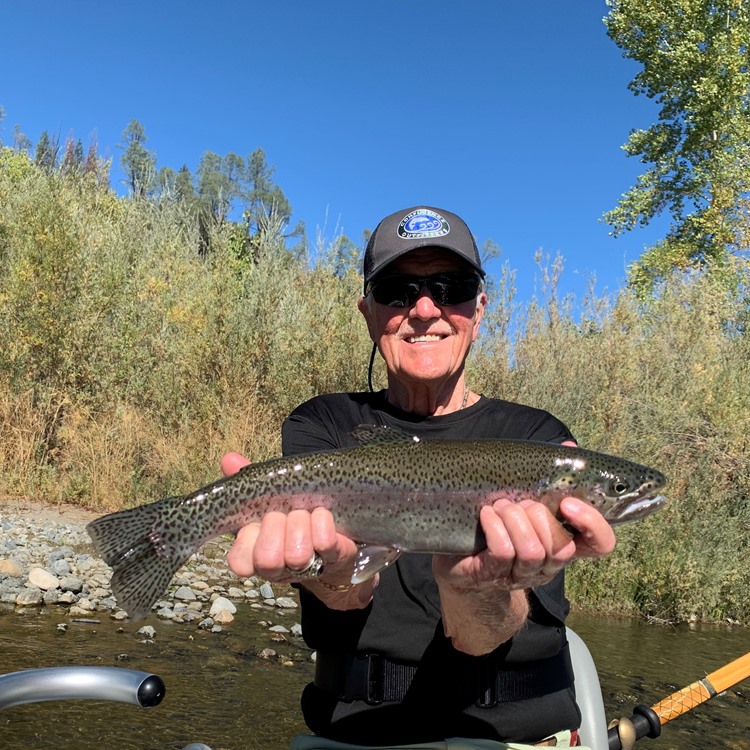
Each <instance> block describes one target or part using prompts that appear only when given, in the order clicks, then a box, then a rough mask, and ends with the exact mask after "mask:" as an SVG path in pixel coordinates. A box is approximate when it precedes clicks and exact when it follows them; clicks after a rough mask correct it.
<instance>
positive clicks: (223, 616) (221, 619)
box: [213, 609, 234, 625]
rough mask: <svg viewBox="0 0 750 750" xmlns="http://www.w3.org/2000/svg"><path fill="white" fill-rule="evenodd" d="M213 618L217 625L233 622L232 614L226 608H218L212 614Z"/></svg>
mask: <svg viewBox="0 0 750 750" xmlns="http://www.w3.org/2000/svg"><path fill="white" fill-rule="evenodd" d="M213 620H214V622H215V623H217V624H218V625H229V623H230V622H234V615H233V614H232V613H231V612H230V611H229V610H228V609H220V610H219V611H218V612H216V614H214V615H213Z"/></svg>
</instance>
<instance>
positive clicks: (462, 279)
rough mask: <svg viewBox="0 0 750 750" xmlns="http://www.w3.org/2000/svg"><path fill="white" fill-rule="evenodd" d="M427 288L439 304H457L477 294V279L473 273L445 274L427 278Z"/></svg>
mask: <svg viewBox="0 0 750 750" xmlns="http://www.w3.org/2000/svg"><path fill="white" fill-rule="evenodd" d="M426 283H427V288H428V289H429V290H430V294H431V295H432V298H433V299H434V300H435V302H437V303H438V304H439V305H458V304H460V303H461V302H468V301H469V300H470V299H473V298H474V297H476V296H477V292H478V291H479V279H478V278H477V277H476V276H473V275H469V276H467V275H465V274H455V275H454V274H451V275H450V276H449V275H447V274H444V275H440V276H433V277H431V278H428V279H427V281H426Z"/></svg>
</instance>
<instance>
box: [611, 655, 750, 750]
mask: <svg viewBox="0 0 750 750" xmlns="http://www.w3.org/2000/svg"><path fill="white" fill-rule="evenodd" d="M748 677H750V651H748V653H746V654H745V655H744V656H740V658H739V659H735V660H734V661H732V662H730V663H729V664H725V665H724V666H723V667H720V668H719V669H717V670H716V671H715V672H711V674H709V675H707V676H706V677H704V678H703V679H702V680H697V681H696V682H693V683H692V684H690V685H688V686H687V687H684V688H682V690H678V691H677V692H676V693H672V695H670V696H668V697H666V698H664V700H661V701H659V703H657V704H655V705H654V706H651V708H649V707H648V706H636V707H635V708H634V709H633V712H634V713H633V716H632V717H631V718H630V719H620V723H618V724H617V725H616V726H614V727H612V728H611V729H610V730H609V733H608V739H609V750H621V748H623V747H625V748H628V747H630V746H632V743H633V742H635V741H636V740H639V739H641V737H658V736H659V735H660V734H661V727H662V724H666V723H667V722H668V721H672V719H675V718H677V717H678V716H680V715H681V714H684V713H687V712H688V711H692V709H694V708H695V707H696V706H700V704H701V703H705V702H706V701H708V700H711V698H713V697H714V696H715V695H718V694H719V693H722V692H724V691H725V690H729V688H730V687H732V686H733V685H736V684H737V683H738V682H742V680H746V679H747V678H748ZM628 725H630V726H628ZM626 727H627V730H626V731H625V732H623V735H625V736H621V731H620V730H621V728H622V729H625V728H626Z"/></svg>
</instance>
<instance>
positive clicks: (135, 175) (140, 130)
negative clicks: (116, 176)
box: [119, 120, 156, 198]
mask: <svg viewBox="0 0 750 750" xmlns="http://www.w3.org/2000/svg"><path fill="white" fill-rule="evenodd" d="M147 140H148V138H147V136H146V131H145V129H144V127H143V125H141V123H140V122H138V120H131V121H130V123H128V126H127V127H126V128H125V130H123V132H122V143H121V144H119V146H120V148H121V149H122V150H123V153H122V156H121V157H120V164H121V166H122V169H123V171H124V172H125V184H126V185H127V186H128V188H129V190H130V193H131V194H132V195H133V196H135V197H137V198H145V197H146V196H147V195H148V194H149V193H150V192H151V190H152V188H153V187H154V184H155V182H156V155H155V154H154V153H153V152H151V151H149V150H148V149H147V148H146V146H145V145H144V144H145V143H146V141H147Z"/></svg>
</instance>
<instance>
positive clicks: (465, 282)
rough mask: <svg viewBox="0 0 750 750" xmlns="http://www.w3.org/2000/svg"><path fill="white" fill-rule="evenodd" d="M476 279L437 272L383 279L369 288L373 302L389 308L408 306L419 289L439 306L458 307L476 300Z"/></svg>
mask: <svg viewBox="0 0 750 750" xmlns="http://www.w3.org/2000/svg"><path fill="white" fill-rule="evenodd" d="M479 284H480V279H479V276H477V275H476V274H465V273H440V274H435V275H434V276H427V277H426V278H424V279H421V278H419V277H417V276H407V275H404V276H387V277H386V278H384V279H380V281H377V282H375V283H374V284H373V285H372V288H371V291H372V296H373V298H374V299H375V301H376V302H377V303H378V304H380V305H388V306H389V307H410V306H411V305H413V304H414V303H415V302H416V301H417V298H418V297H419V293H420V292H421V291H422V288H423V287H425V286H426V287H427V289H429V291H430V294H431V295H432V298H433V299H434V300H435V302H437V303H438V304H439V305H458V304H460V303H461V302H468V301H469V300H470V299H473V298H474V297H476V295H477V292H478V291H479Z"/></svg>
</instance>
